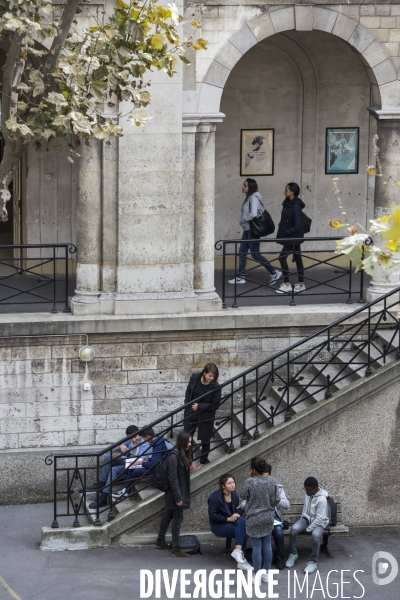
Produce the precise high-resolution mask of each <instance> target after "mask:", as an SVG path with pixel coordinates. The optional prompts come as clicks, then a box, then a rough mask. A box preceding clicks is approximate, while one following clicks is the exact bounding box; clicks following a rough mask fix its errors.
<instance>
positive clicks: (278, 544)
mask: <svg viewBox="0 0 400 600" xmlns="http://www.w3.org/2000/svg"><path fill="white" fill-rule="evenodd" d="M272 537H273V538H274V542H275V557H277V556H279V557H280V558H283V557H284V556H285V542H284V538H283V528H282V525H275V527H274V528H273V530H272Z"/></svg>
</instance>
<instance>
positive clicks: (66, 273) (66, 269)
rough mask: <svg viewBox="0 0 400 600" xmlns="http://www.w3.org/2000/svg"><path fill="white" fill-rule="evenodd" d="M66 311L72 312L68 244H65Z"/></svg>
mask: <svg viewBox="0 0 400 600" xmlns="http://www.w3.org/2000/svg"><path fill="white" fill-rule="evenodd" d="M64 312H71V310H70V308H69V306H68V246H65V307H64Z"/></svg>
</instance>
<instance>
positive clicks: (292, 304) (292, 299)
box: [288, 242, 299, 306]
mask: <svg viewBox="0 0 400 600" xmlns="http://www.w3.org/2000/svg"><path fill="white" fill-rule="evenodd" d="M294 248H295V243H294V242H293V246H292V252H293V254H292V256H293V258H294ZM296 268H297V265H296ZM288 269H289V265H288ZM296 273H297V274H298V273H299V272H298V271H296ZM289 283H290V280H289ZM291 294H292V298H291V300H290V304H289V306H296V302H295V301H294V286H293V285H292V292H291Z"/></svg>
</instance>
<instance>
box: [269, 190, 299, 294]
mask: <svg viewBox="0 0 400 600" xmlns="http://www.w3.org/2000/svg"><path fill="white" fill-rule="evenodd" d="M299 194H300V188H299V186H298V185H297V183H293V182H292V183H288V184H287V185H286V187H285V200H284V201H283V204H282V207H283V208H282V214H281V220H280V223H279V225H278V233H277V235H276V237H277V238H304V221H303V208H305V204H304V202H303V200H301V198H299ZM278 243H282V244H283V248H282V250H281V253H280V255H279V262H280V264H281V268H282V273H283V283H281V285H280V286H279V288H278V289H277V290H276V293H277V294H291V293H292V286H291V285H290V282H289V275H290V272H289V267H288V263H287V259H288V257H289V256H290V255H291V254H293V260H294V262H295V263H296V269H297V275H298V278H299V282H298V283H296V285H295V286H294V292H295V294H298V293H300V292H304V290H305V289H306V286H305V285H304V266H303V260H302V258H301V252H300V244H302V243H303V242H302V241H299V242H294V243H293V244H291V243H290V242H289V241H286V242H278Z"/></svg>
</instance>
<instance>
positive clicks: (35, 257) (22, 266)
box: [0, 244, 76, 313]
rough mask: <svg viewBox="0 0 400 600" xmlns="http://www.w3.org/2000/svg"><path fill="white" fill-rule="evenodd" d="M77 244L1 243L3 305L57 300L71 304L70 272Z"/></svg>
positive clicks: (0, 298) (65, 305) (65, 307)
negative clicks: (69, 289)
mask: <svg viewBox="0 0 400 600" xmlns="http://www.w3.org/2000/svg"><path fill="white" fill-rule="evenodd" d="M75 252H76V246H74V244H17V245H13V246H11V245H10V246H6V245H0V273H3V274H2V275H0V307H1V306H7V305H13V306H15V305H23V304H51V305H52V310H51V312H53V313H56V312H57V307H56V304H58V303H61V304H63V311H64V312H70V309H69V307H68V275H69V266H68V265H69V263H68V261H69V260H70V256H71V255H72V254H75Z"/></svg>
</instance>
